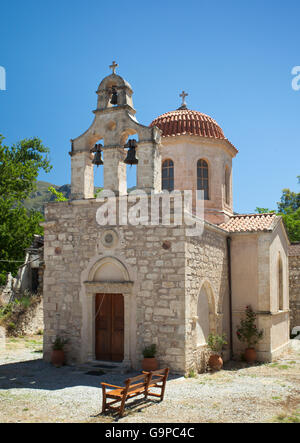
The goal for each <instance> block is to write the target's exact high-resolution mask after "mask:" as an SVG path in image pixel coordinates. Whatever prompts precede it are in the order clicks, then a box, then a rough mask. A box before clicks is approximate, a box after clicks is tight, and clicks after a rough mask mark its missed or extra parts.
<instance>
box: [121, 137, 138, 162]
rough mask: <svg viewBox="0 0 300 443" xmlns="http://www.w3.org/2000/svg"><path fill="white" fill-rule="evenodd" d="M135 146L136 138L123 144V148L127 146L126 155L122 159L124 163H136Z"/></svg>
mask: <svg viewBox="0 0 300 443" xmlns="http://www.w3.org/2000/svg"><path fill="white" fill-rule="evenodd" d="M136 147H137V142H136V140H129V141H128V143H126V145H125V146H124V148H129V149H128V151H127V157H126V158H125V160H124V163H126V165H131V166H132V165H137V164H138V159H137V158H136V152H135V148H136Z"/></svg>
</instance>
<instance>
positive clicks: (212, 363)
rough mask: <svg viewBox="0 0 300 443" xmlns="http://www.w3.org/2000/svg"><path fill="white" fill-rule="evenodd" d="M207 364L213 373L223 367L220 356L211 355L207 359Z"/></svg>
mask: <svg viewBox="0 0 300 443" xmlns="http://www.w3.org/2000/svg"><path fill="white" fill-rule="evenodd" d="M208 364H209V367H210V368H211V369H212V370H213V371H219V370H220V369H222V367H223V360H222V358H221V357H220V355H218V354H213V355H211V356H210V357H209V360H208Z"/></svg>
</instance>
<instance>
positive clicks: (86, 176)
mask: <svg viewBox="0 0 300 443" xmlns="http://www.w3.org/2000/svg"><path fill="white" fill-rule="evenodd" d="M117 67H118V65H117V64H116V63H115V62H113V63H112V65H111V66H110V68H111V69H112V71H113V72H112V74H111V75H109V76H107V77H105V78H104V79H103V80H102V82H101V83H100V85H99V87H98V89H97V91H96V93H97V95H98V100H97V108H96V109H95V110H94V111H93V112H94V114H95V118H94V121H93V123H92V125H91V126H90V128H89V129H88V130H87V131H86V132H84V133H83V134H82V135H80V136H79V137H77V138H76V139H74V140H72V150H71V152H70V155H71V164H72V183H71V188H72V190H71V196H72V199H89V198H94V175H93V164H96V165H101V164H102V158H101V153H103V166H101V167H103V168H104V189H106V190H111V191H114V192H115V194H116V195H125V194H127V179H126V163H127V164H128V162H129V164H135V163H136V161H135V160H137V188H138V189H143V190H144V191H146V192H148V193H150V192H151V191H154V192H160V191H161V155H160V141H161V137H160V133H161V131H160V130H159V129H158V128H157V127H152V128H149V127H148V126H144V125H141V124H139V123H138V121H137V119H136V117H135V113H136V111H135V109H134V107H133V101H132V94H133V90H132V88H131V86H130V84H129V83H128V82H127V81H126V80H124V79H123V78H122V77H121V76H119V75H117V74H116V72H115V71H116V68H117ZM133 135H136V138H137V140H135V142H136V143H131V144H130V146H129V144H127V145H125V143H126V141H127V139H128V137H129V136H133ZM100 139H102V140H103V141H104V142H103V145H97V142H98V141H99V140H100ZM95 144H96V146H95ZM127 149H128V151H127ZM126 154H127V157H126ZM132 158H133V159H134V163H130V162H131V161H132V160H130V159H132ZM125 159H126V162H124V161H125Z"/></svg>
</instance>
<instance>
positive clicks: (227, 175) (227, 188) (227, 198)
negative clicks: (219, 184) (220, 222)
mask: <svg viewBox="0 0 300 443" xmlns="http://www.w3.org/2000/svg"><path fill="white" fill-rule="evenodd" d="M225 202H226V204H227V205H229V204H230V171H229V168H228V166H226V168H225Z"/></svg>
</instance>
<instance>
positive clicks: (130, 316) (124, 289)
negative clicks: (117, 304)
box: [81, 257, 136, 367]
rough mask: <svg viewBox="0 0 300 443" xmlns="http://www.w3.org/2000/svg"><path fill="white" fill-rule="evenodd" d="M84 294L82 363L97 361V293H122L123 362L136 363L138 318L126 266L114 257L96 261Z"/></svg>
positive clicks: (91, 268) (87, 280)
mask: <svg viewBox="0 0 300 443" xmlns="http://www.w3.org/2000/svg"><path fill="white" fill-rule="evenodd" d="M84 274H85V275H84V277H85V278H84V281H83V291H82V297H81V298H82V304H83V306H82V308H83V324H82V352H81V354H82V360H83V361H92V360H95V319H96V314H97V313H96V312H95V304H96V294H111V295H112V296H113V294H122V295H123V298H124V360H123V365H124V366H126V367H131V366H133V365H134V362H135V336H136V320H135V318H136V315H135V310H136V307H135V295H134V292H133V286H134V284H133V281H131V280H130V276H129V272H128V269H127V267H126V266H125V265H124V263H122V262H121V261H120V260H119V259H117V258H115V257H103V258H101V259H99V260H96V261H95V262H94V263H93V264H91V265H90V267H89V268H88V269H87V270H86V271H85V272H84Z"/></svg>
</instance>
